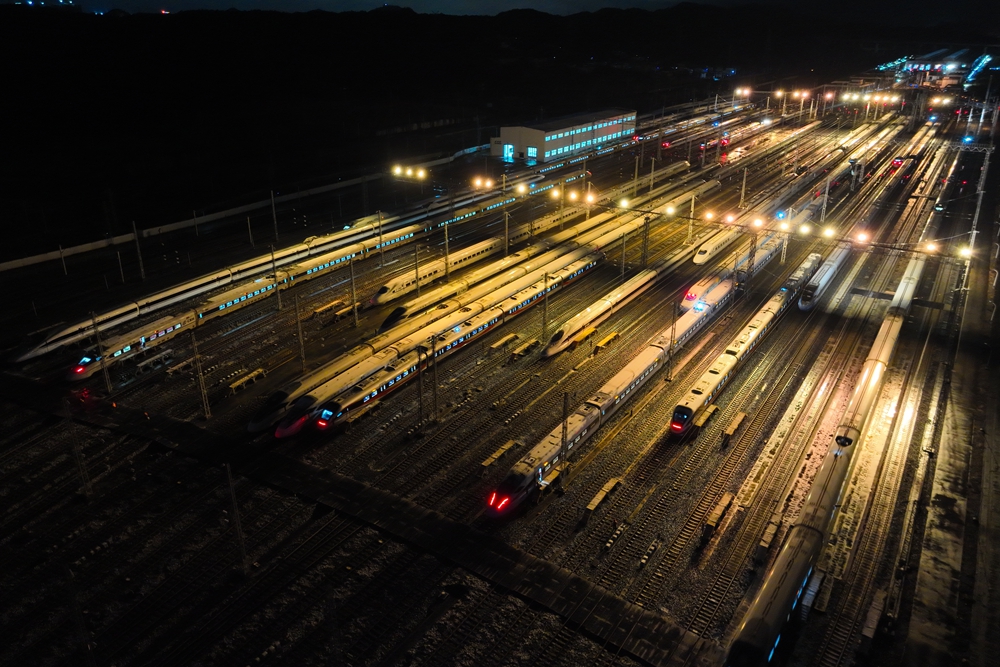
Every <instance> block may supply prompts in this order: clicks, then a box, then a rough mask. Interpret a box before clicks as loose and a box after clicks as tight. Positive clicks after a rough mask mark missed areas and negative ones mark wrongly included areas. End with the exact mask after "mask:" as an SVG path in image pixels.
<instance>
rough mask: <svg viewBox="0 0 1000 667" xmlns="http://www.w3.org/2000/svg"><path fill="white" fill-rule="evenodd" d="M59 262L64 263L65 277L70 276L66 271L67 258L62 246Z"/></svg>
mask: <svg viewBox="0 0 1000 667" xmlns="http://www.w3.org/2000/svg"><path fill="white" fill-rule="evenodd" d="M59 261H60V262H62V267H63V275H64V276H68V275H69V272H68V271H67V270H66V258H65V257H64V256H63V249H62V246H61V245H60V246H59Z"/></svg>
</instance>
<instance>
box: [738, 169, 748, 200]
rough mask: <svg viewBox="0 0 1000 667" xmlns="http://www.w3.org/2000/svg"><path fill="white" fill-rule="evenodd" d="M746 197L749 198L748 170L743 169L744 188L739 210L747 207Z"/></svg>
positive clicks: (741, 190)
mask: <svg viewBox="0 0 1000 667" xmlns="http://www.w3.org/2000/svg"><path fill="white" fill-rule="evenodd" d="M746 197H747V168H746V167H743V187H741V188H740V205H739V208H745V207H746Z"/></svg>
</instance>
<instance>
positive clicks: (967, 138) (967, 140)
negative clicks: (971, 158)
mask: <svg viewBox="0 0 1000 667" xmlns="http://www.w3.org/2000/svg"><path fill="white" fill-rule="evenodd" d="M962 141H964V142H965V143H970V142H971V141H972V137H966V138H964V139H962Z"/></svg>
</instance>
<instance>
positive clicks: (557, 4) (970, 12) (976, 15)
mask: <svg viewBox="0 0 1000 667" xmlns="http://www.w3.org/2000/svg"><path fill="white" fill-rule="evenodd" d="M14 1H15V0H0V3H11V2H14ZM21 1H22V2H27V0H21ZM34 1H35V3H36V4H37V3H38V2H40V1H41V0H34ZM47 2H48V3H49V4H56V3H57V2H58V0H47ZM76 4H78V5H80V6H82V7H83V8H84V9H85V10H87V11H103V10H107V9H110V8H119V9H124V10H126V11H129V12H159V11H161V10H167V11H170V12H179V11H187V10H194V9H229V8H235V9H240V10H254V9H264V10H272V11H285V12H308V11H313V10H322V11H328V12H345V11H369V10H371V9H373V8H375V7H377V6H379V5H381V4H383V3H380V2H377V1H376V0H77V1H76ZM388 4H391V5H396V6H400V7H409V8H412V9H414V10H415V11H418V12H421V13H442V14H458V15H462V14H486V15H494V14H498V13H500V12H504V11H508V10H512V9H534V10H537V11H540V12H546V13H548V14H561V15H568V14H575V13H578V12H588V11H597V10H599V9H601V8H607V7H613V8H620V9H629V8H639V9H650V10H655V9H662V8H665V7H672V6H674V5H677V4H682V3H679V2H677V1H676V0H393V1H392V2H390V3H388ZM689 4H701V5H715V6H720V7H728V6H734V5H746V4H758V5H785V6H787V7H789V8H794V9H795V10H796V11H798V12H806V13H812V14H816V15H819V16H830V15H833V14H836V15H838V16H841V17H843V16H844V14H845V13H850V12H851V10H852V8H857V9H858V10H861V9H862V8H863V11H864V15H865V16H866V17H869V18H878V19H880V20H886V21H889V22H892V23H895V24H904V25H910V24H915V25H936V24H939V23H954V22H966V21H969V22H976V23H981V22H982V21H984V20H989V21H995V20H996V19H997V18H998V17H1000V3H997V2H995V1H993V0H948V1H947V2H942V1H941V0H870V1H868V2H863V3H862V2H848V3H833V2H829V1H826V2H801V1H799V0H759V1H758V2H746V0H693V1H692V2H690V3H689ZM994 30H1000V23H995V26H994Z"/></svg>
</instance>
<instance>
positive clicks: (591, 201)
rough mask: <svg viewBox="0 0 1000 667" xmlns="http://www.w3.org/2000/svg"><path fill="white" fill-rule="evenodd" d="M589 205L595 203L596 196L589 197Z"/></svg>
mask: <svg viewBox="0 0 1000 667" xmlns="http://www.w3.org/2000/svg"><path fill="white" fill-rule="evenodd" d="M587 203H588V204H593V203H594V195H587Z"/></svg>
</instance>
